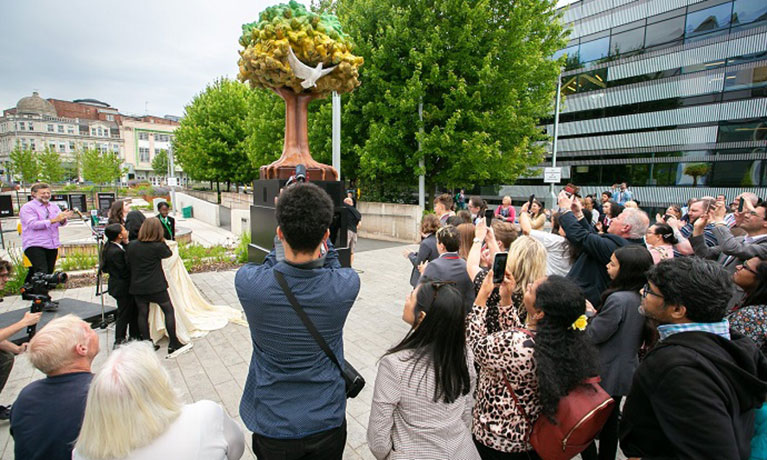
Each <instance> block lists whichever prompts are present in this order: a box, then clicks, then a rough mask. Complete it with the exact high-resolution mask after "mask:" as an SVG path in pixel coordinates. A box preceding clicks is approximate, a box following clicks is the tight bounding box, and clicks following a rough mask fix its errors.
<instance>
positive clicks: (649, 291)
mask: <svg viewBox="0 0 767 460" xmlns="http://www.w3.org/2000/svg"><path fill="white" fill-rule="evenodd" d="M648 295H654V296H655V297H659V298H661V299H665V297H663V296H662V295H660V294H658V293H655V292H653V291H652V289H650V283H645V285H644V287H643V288H642V298H643V299H646V298H647V296H648Z"/></svg>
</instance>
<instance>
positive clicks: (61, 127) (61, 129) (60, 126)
mask: <svg viewBox="0 0 767 460" xmlns="http://www.w3.org/2000/svg"><path fill="white" fill-rule="evenodd" d="M59 133H61V134H64V125H59Z"/></svg>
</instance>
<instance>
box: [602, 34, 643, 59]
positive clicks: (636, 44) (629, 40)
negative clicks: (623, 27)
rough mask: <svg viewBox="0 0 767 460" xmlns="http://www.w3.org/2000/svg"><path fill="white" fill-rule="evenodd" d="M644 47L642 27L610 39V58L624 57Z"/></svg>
mask: <svg viewBox="0 0 767 460" xmlns="http://www.w3.org/2000/svg"><path fill="white" fill-rule="evenodd" d="M642 46H644V27H640V28H639V29H634V30H629V31H628V32H623V33H621V34H615V35H613V36H612V37H611V38H610V56H626V55H627V54H629V53H632V52H634V51H637V50H640V49H642Z"/></svg>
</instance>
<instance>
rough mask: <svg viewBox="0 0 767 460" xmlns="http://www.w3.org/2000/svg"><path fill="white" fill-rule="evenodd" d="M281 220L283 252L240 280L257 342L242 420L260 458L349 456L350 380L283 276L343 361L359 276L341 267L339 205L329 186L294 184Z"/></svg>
mask: <svg viewBox="0 0 767 460" xmlns="http://www.w3.org/2000/svg"><path fill="white" fill-rule="evenodd" d="M276 217H277V225H278V226H277V231H276V233H277V238H278V241H277V246H279V247H277V248H276V250H272V251H271V252H270V253H269V255H268V256H267V257H266V259H265V260H264V263H263V264H261V265H255V264H248V265H245V266H244V267H242V268H241V269H240V270H239V271H238V272H237V276H236V277H235V282H234V285H235V288H236V290H237V296H238V297H239V299H240V303H241V304H242V308H243V310H244V311H245V315H246V316H247V318H248V324H249V327H250V335H251V339H252V341H253V355H252V357H251V361H250V369H249V371H248V378H247V381H246V382H245V389H244V392H243V395H242V400H241V401H240V415H241V416H242V420H243V422H244V423H245V426H247V427H248V429H249V430H251V431H252V432H253V451H254V452H255V454H256V456H257V457H258V458H259V459H266V460H269V459H273V458H314V459H339V460H340V459H341V458H342V456H343V451H344V446H345V444H346V393H345V383H344V379H343V377H342V375H341V372H340V371H339V369H338V368H337V367H336V366H335V364H334V363H333V362H332V361H330V359H329V358H328V357H327V356H326V355H325V354H324V353H323V351H322V350H321V349H320V347H319V345H317V343H316V342H315V340H314V338H312V335H311V334H310V333H309V331H308V330H307V329H306V327H305V326H304V324H303V323H302V322H301V319H299V317H298V315H297V314H296V312H295V311H294V310H293V307H292V306H291V304H290V302H289V301H288V299H287V297H286V295H285V293H284V292H283V290H282V289H281V287H280V285H279V284H278V281H277V279H276V278H275V272H279V273H280V274H282V276H284V278H285V280H286V282H287V285H288V287H289V288H290V290H291V291H292V292H293V295H294V296H295V297H296V299H297V300H298V303H299V305H300V306H301V307H302V308H303V310H304V311H305V312H306V315H307V316H308V317H309V319H310V320H311V322H312V323H314V325H315V327H316V328H317V330H318V331H319V332H320V334H321V335H322V337H323V339H324V340H325V342H327V344H328V346H329V347H330V349H331V350H332V352H333V353H334V354H335V356H336V358H337V359H338V362H340V363H343V362H344V349H343V326H344V323H345V322H346V317H347V315H348V314H349V310H350V309H351V307H352V304H353V303H354V300H355V299H356V298H357V294H358V293H359V289H360V280H359V276H358V275H357V273H356V272H355V271H354V270H353V269H351V268H341V265H340V263H339V262H338V253H337V252H336V250H335V248H333V245H332V244H330V242H328V236H329V235H330V231H329V228H330V222H331V220H332V218H333V203H332V201H331V199H330V197H329V196H328V195H327V193H325V192H324V191H323V190H322V189H320V188H319V187H317V186H316V185H314V184H311V183H297V184H293V185H291V186H288V187H287V188H285V189H284V190H283V191H282V193H281V195H280V197H279V199H278V201H277V209H276ZM280 247H282V248H284V251H281V250H280ZM283 252H284V260H280V259H281V256H280V254H281V253H283Z"/></svg>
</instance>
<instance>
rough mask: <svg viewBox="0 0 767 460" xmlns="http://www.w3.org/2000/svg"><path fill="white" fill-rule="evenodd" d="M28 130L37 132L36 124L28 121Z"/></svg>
mask: <svg viewBox="0 0 767 460" xmlns="http://www.w3.org/2000/svg"><path fill="white" fill-rule="evenodd" d="M27 129H28V130H30V131H34V130H35V124H34V123H32V122H31V121H28V122H27Z"/></svg>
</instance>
